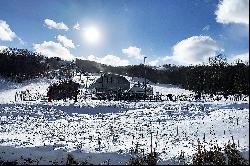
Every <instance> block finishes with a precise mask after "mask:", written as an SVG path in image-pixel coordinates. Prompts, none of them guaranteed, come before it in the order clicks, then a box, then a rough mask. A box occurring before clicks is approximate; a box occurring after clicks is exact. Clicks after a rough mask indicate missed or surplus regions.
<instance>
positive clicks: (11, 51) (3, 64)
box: [0, 48, 47, 82]
mask: <svg viewBox="0 0 250 166" xmlns="http://www.w3.org/2000/svg"><path fill="white" fill-rule="evenodd" d="M46 67H47V65H46V58H45V57H44V56H42V55H39V54H37V53H33V52H31V51H28V50H27V49H17V48H8V49H5V50H3V51H1V52H0V75H1V76H3V77H8V78H11V79H13V80H15V81H17V82H21V81H23V80H27V79H31V78H35V77H36V76H40V75H41V74H44V72H45V71H46Z"/></svg>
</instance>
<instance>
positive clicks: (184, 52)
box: [164, 36, 222, 65]
mask: <svg viewBox="0 0 250 166" xmlns="http://www.w3.org/2000/svg"><path fill="white" fill-rule="evenodd" d="M218 51H222V49H221V48H220V47H219V45H218V44H217V43H216V41H214V40H213V39H212V38H211V37H209V36H192V37H190V38H187V39H184V40H182V41H180V42H178V43H177V44H176V45H174V46H173V55H172V56H166V57H165V58H164V60H165V61H167V62H168V63H169V62H171V63H175V64H180V65H191V64H193V65H196V64H202V63H203V62H207V61H208V58H209V57H212V56H215V55H216V53H217V52H218Z"/></svg>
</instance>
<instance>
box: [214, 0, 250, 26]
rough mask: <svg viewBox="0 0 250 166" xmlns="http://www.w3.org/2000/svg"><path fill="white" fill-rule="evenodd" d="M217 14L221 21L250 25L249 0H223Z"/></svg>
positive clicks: (218, 19) (218, 20)
mask: <svg viewBox="0 0 250 166" xmlns="http://www.w3.org/2000/svg"><path fill="white" fill-rule="evenodd" d="M215 14H216V16H217V17H216V21H217V22H219V23H223V24H229V23H238V24H246V25H249V0H222V1H220V2H219V4H218V8H217V10H216V11H215Z"/></svg>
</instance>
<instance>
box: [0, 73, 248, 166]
mask: <svg viewBox="0 0 250 166" xmlns="http://www.w3.org/2000/svg"><path fill="white" fill-rule="evenodd" d="M96 77H97V76H95V77H93V79H90V80H92V81H94V79H95V78H96ZM83 79H86V77H84V78H83ZM77 80H78V78H75V81H77ZM129 80H130V81H131V82H132V83H133V82H136V81H137V80H135V79H134V80H132V78H130V79H129ZM56 81H57V80H47V79H37V80H33V81H29V82H25V83H22V84H15V83H11V82H8V81H6V80H3V79H0V117H1V118H0V160H6V161H14V160H17V161H18V163H19V164H66V159H67V154H72V155H73V156H74V158H75V159H76V160H77V161H79V162H80V161H87V162H88V163H92V164H102V165H106V164H107V162H109V164H115V165H124V164H126V162H127V161H128V160H129V159H130V157H131V153H132V151H131V150H132V149H135V147H136V146H138V148H139V149H140V150H141V149H144V151H145V152H150V150H151V149H150V145H151V133H152V146H153V150H155V151H156V152H158V153H159V159H160V161H159V162H158V164H179V161H178V156H179V155H180V153H181V151H184V152H185V158H186V161H187V162H190V161H191V156H192V155H193V154H194V153H195V151H196V148H197V144H198V143H197V142H198V139H199V140H200V141H201V142H202V144H204V145H206V147H207V148H208V149H209V146H210V145H211V144H218V145H220V146H223V145H224V144H225V143H227V142H228V141H229V140H230V141H232V139H233V140H234V141H235V142H236V143H237V146H239V147H238V148H239V149H240V150H241V152H242V153H243V154H244V155H245V156H248V153H249V100H247V101H224V100H222V101H216V102H212V101H176V102H172V101H162V102H149V101H140V102H126V101H98V100H91V99H86V100H85V99H79V102H76V103H74V101H73V100H67V101H66V102H63V101H53V102H52V103H47V102H46V101H42V100H37V101H15V97H14V96H15V93H16V92H17V91H25V90H26V89H30V90H32V91H33V92H39V93H40V94H44V93H45V94H46V90H47V88H48V86H49V85H50V83H52V82H56ZM89 83H90V82H89ZM151 86H153V88H154V93H155V92H159V93H161V94H163V95H167V94H169V93H171V94H175V95H177V94H178V95H180V94H193V92H190V91H188V90H185V89H181V88H179V87H177V86H173V85H163V84H151ZM27 158H30V160H29V161H28V160H27Z"/></svg>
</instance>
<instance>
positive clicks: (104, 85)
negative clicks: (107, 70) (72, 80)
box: [89, 74, 130, 92]
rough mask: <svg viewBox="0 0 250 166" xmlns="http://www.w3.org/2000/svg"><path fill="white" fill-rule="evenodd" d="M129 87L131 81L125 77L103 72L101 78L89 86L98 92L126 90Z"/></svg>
mask: <svg viewBox="0 0 250 166" xmlns="http://www.w3.org/2000/svg"><path fill="white" fill-rule="evenodd" d="M129 88H130V82H129V81H128V80H127V79H126V78H125V77H123V76H120V75H116V74H102V75H101V77H100V78H98V79H97V80H96V81H95V82H94V83H93V84H91V85H90V86H89V89H93V90H95V91H96V92H107V91H118V90H122V91H125V90H128V89H129Z"/></svg>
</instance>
